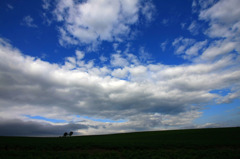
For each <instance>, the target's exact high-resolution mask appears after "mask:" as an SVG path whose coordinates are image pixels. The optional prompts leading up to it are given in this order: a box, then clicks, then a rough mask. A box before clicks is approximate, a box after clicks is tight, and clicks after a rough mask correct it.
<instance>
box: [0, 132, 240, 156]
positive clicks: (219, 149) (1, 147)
mask: <svg viewBox="0 0 240 159" xmlns="http://www.w3.org/2000/svg"><path fill="white" fill-rule="evenodd" d="M8 158H25V159H30V158H31V159H33V158H35V159H36V158H39V159H40V158H41V159H42V158H46V159H47V158H56V159H62V158H74V159H77V158H96V159H97V158H111V159H125V158H126V159H127V158H129V159H130V158H131V159H134V158H136V159H144V158H146V159H151V158H153V159H157V158H159V159H203V158H204V159H214V158H217V159H225V158H226V159H240V128H215V129H195V130H172V131H154V132H138V133H126V134H114V135H97V136H76V137H74V136H73V137H67V138H58V137H56V138H37V137H0V159H8Z"/></svg>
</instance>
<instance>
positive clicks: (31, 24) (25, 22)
mask: <svg viewBox="0 0 240 159" xmlns="http://www.w3.org/2000/svg"><path fill="white" fill-rule="evenodd" d="M33 21H34V20H33V18H32V17H31V16H30V15H28V16H26V17H24V18H23V20H22V22H21V25H25V26H27V27H31V28H37V25H36V24H34V22H33Z"/></svg>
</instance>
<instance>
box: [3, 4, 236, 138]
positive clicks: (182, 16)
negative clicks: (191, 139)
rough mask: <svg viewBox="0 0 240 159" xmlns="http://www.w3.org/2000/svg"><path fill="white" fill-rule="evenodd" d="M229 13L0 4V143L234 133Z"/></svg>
mask: <svg viewBox="0 0 240 159" xmlns="http://www.w3.org/2000/svg"><path fill="white" fill-rule="evenodd" d="M238 6H240V2H239V1H238V0H205V1H204V0H182V1H179V0H171V1H157V0H152V1H146V0H131V1H130V0H114V1H113V0H84V1H81V0H80V1H74V0H59V1H56V0H52V1H50V0H39V1H30V0H19V1H15V0H2V1H1V2H0V59H1V60H0V110H1V111H0V118H1V119H2V120H1V123H0V127H1V129H4V130H5V131H3V132H2V134H0V135H6V134H7V132H8V130H11V127H12V126H13V125H14V124H16V125H19V126H20V127H21V126H24V128H27V129H29V134H28V133H23V132H21V129H19V130H18V131H16V133H15V134H13V135H23V134H25V135H30V136H31V135H32V136H34V135H36V136H51V135H57V134H61V133H63V132H59V129H60V130H65V131H74V132H76V134H79V135H80V134H86V135H88V134H104V133H116V132H130V131H146V130H164V129H180V128H204V127H227V126H239V124H240V123H239V121H240V105H239V104H238V103H239V95H240V80H239V79H240V69H239V68H240V67H239V62H240V56H239V52H240V47H239V46H240V45H239V44H240V39H239V37H240V36H239V35H240V20H239V19H240V9H239V7H238ZM33 125H34V126H33ZM33 129H36V130H37V131H39V132H41V133H42V134H41V133H33V132H37V131H36V130H33ZM69 129H70V130H69ZM40 130H41V131H40ZM50 130H51V131H53V132H52V133H49V132H50ZM31 132H32V133H31ZM4 133H5V134H4Z"/></svg>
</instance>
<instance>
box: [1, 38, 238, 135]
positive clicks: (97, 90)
mask: <svg viewBox="0 0 240 159" xmlns="http://www.w3.org/2000/svg"><path fill="white" fill-rule="evenodd" d="M83 55H84V53H83V52H81V51H76V56H73V57H68V58H66V63H65V65H57V64H51V63H48V62H45V61H42V60H40V59H37V58H33V57H30V56H26V55H23V54H22V53H21V52H20V51H19V50H17V49H15V48H13V47H12V46H11V45H10V44H9V43H8V42H7V41H6V40H4V39H0V58H1V59H5V60H1V61H0V70H1V71H0V81H1V85H0V105H1V107H0V116H1V117H2V118H4V119H9V120H10V119H14V118H17V119H21V120H30V119H26V117H25V118H24V117H23V114H27V115H32V116H36V115H40V116H44V117H46V118H53V119H64V120H67V121H69V122H70V121H71V119H72V118H73V117H72V116H73V115H81V116H89V117H95V118H102V119H112V120H120V119H125V120H126V122H123V123H111V124H107V123H99V122H98V123H96V122H93V121H91V120H87V121H85V122H82V123H81V124H82V125H86V126H87V125H88V129H85V130H81V132H83V133H89V134H91V133H99V132H102V133H103V132H104V131H103V128H101V126H103V127H107V128H109V129H111V130H109V131H108V132H119V131H135V130H148V129H149V130H150V129H151V130H152V128H153V129H160V128H173V127H175V128H176V127H179V126H181V127H182V126H189V125H191V123H192V121H193V120H194V119H196V118H198V117H199V116H200V115H201V109H202V107H203V106H204V105H205V104H207V103H208V102H212V101H213V100H215V99H217V101H221V100H223V101H226V100H224V98H227V97H221V96H219V95H217V94H212V93H209V92H210V91H211V90H215V89H224V88H231V87H232V86H233V85H234V87H235V88H236V90H233V91H232V92H231V93H233V94H236V93H237V92H239V89H238V88H240V82H239V78H240V71H239V61H237V59H236V58H233V57H228V58H222V59H218V60H216V61H215V62H210V63H205V62H204V63H195V64H189V65H180V66H167V65H161V64H149V65H147V64H145V65H142V64H141V63H139V64H138V65H133V64H131V65H130V63H132V62H131V60H130V61H128V58H127V57H128V56H127V55H125V58H124V57H122V56H120V55H119V54H115V55H114V56H113V57H112V58H113V59H111V60H113V61H112V64H113V65H114V66H121V67H120V68H114V67H112V66H108V67H106V66H105V67H96V66H95V65H94V62H91V61H89V62H86V61H84V60H83ZM234 92H236V93H234ZM230 98H231V100H234V99H235V98H238V95H231V96H230V95H229V99H230ZM136 114H137V115H136ZM96 125H99V128H98V129H97V128H94V127H93V126H96ZM89 126H92V127H90V128H89ZM105 133H106V132H105Z"/></svg>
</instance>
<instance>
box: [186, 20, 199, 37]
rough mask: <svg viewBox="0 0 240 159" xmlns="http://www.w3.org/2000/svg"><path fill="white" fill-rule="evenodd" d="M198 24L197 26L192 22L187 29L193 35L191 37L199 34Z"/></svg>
mask: <svg viewBox="0 0 240 159" xmlns="http://www.w3.org/2000/svg"><path fill="white" fill-rule="evenodd" d="M199 25H200V24H198V23H197V22H196V21H193V22H192V23H191V24H190V25H189V27H188V30H189V31H190V32H191V33H192V34H193V35H197V34H198V33H199V28H200V26H199Z"/></svg>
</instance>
